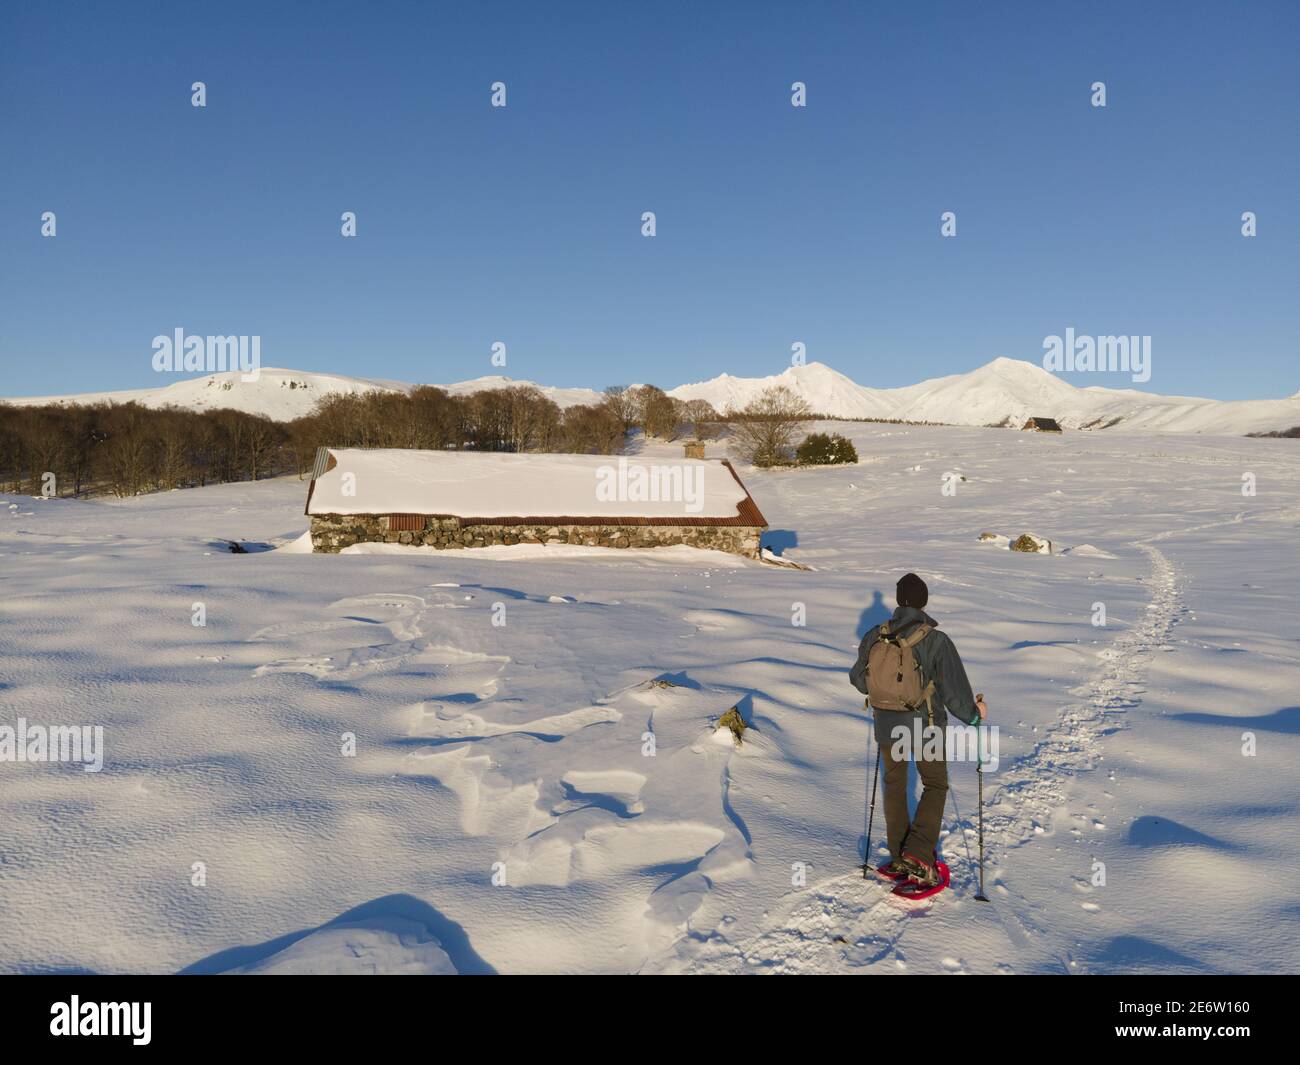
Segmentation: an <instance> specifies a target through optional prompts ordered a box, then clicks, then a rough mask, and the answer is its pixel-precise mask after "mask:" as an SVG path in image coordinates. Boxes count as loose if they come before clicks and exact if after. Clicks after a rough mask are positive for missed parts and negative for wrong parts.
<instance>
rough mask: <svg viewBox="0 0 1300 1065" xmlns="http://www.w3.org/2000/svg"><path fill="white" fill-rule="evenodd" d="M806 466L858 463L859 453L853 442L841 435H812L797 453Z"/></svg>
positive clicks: (801, 462) (805, 440)
mask: <svg viewBox="0 0 1300 1065" xmlns="http://www.w3.org/2000/svg"><path fill="white" fill-rule="evenodd" d="M795 456H796V458H798V460H799V463H800V464H801V465H804V466H834V465H836V464H838V463H841V462H857V461H858V452H857V449H856V448H855V447H854V446H853V442H852V441H851V440H848V439H846V438H845V437H842V436H840V434H839V433H831V434H830V435H829V436H828V435H827V434H826V433H810V434H809V435H808V436H807V437H806V438H805V439H804V442H803V443H802V444H800V445H799V447H798V449H797V450H796V451H795Z"/></svg>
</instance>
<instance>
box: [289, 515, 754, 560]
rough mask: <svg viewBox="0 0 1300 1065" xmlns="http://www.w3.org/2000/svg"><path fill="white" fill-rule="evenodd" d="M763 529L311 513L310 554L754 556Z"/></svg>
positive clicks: (727, 526) (736, 526) (737, 526)
mask: <svg viewBox="0 0 1300 1065" xmlns="http://www.w3.org/2000/svg"><path fill="white" fill-rule="evenodd" d="M762 531H763V530H762V529H761V528H759V527H757V526H747V525H489V524H483V525H461V524H460V522H459V520H457V519H456V518H426V519H425V521H424V527H423V528H422V529H419V530H413V531H401V532H399V531H395V530H392V529H390V528H389V527H388V515H386V514H313V515H312V516H311V545H312V550H313V551H319V552H324V553H329V554H336V553H338V552H339V551H341V550H342V549H343V548H345V547H350V546H352V545H353V544H362V543H386V544H409V545H411V546H418V545H423V546H425V547H434V548H438V549H440V550H458V549H465V548H475V547H489V546H492V545H496V544H584V545H586V546H589V547H616V548H622V547H663V546H666V545H670V544H686V545H688V546H690V547H701V548H707V549H710V550H714V551H727V552H730V553H731V554H734V555H745V556H746V557H748V558H757V557H758V553H759V539H760V537H761V534H762Z"/></svg>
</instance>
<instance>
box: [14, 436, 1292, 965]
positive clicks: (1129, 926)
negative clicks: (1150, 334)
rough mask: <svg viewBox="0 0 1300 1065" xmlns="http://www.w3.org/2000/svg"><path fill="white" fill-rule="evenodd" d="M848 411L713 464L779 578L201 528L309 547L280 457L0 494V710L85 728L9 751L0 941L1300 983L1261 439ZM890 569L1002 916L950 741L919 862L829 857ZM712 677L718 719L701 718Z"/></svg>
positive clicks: (1277, 481)
mask: <svg viewBox="0 0 1300 1065" xmlns="http://www.w3.org/2000/svg"><path fill="white" fill-rule="evenodd" d="M840 428H841V429H842V430H843V431H846V432H848V433H849V434H850V435H851V436H852V437H853V439H854V441H855V443H856V444H857V447H858V450H859V452H860V454H861V455H862V462H861V463H860V464H859V465H856V466H853V467H847V468H840V469H826V470H811V471H781V472H772V473H761V472H756V471H750V470H745V469H742V470H741V471H740V472H741V473H742V476H743V477H744V478H745V482H746V484H747V486H748V487H749V489H750V490H751V492H752V493H753V495H754V498H755V500H756V501H757V502H758V504H759V506H760V507H761V509H762V510H763V512H764V513H765V514H766V515H767V517H768V520H769V521H770V522H772V530H771V533H770V535H769V537H768V540H769V542H770V543H771V544H773V545H774V546H775V547H776V548H777V549H778V550H780V551H782V552H783V553H784V555H785V556H786V557H787V558H790V559H794V560H797V561H799V562H801V563H803V564H804V565H806V566H809V567H812V568H811V569H809V570H795V569H785V568H778V567H775V566H769V565H762V564H759V563H756V562H751V561H747V560H742V559H737V558H732V557H729V556H720V555H712V554H706V553H700V552H694V551H691V550H689V549H675V550H667V549H665V550H664V551H663V552H662V553H657V552H653V551H647V552H632V551H624V552H613V551H611V552H603V553H602V552H598V551H589V552H585V553H582V552H562V553H556V554H553V555H552V554H548V551H549V549H545V548H543V549H529V550H527V551H525V552H519V551H515V550H514V549H509V548H503V549H498V550H495V551H492V552H481V553H478V552H472V551H459V552H446V553H441V554H439V553H420V554H415V553H400V552H393V551H389V552H384V553H373V554H364V553H362V554H354V555H341V556H324V555H311V554H303V553H301V552H300V551H295V550H265V551H257V550H253V551H251V552H250V553H247V554H238V555H236V554H230V553H228V552H227V551H226V550H225V549H224V546H223V545H222V543H221V540H222V539H223V538H225V539H242V540H247V541H252V542H254V543H260V544H268V545H271V544H275V543H286V544H287V543H291V542H292V541H294V540H295V539H296V538H297V537H298V536H299V535H300V534H301V533H302V532H303V530H304V529H305V528H306V518H305V517H304V516H303V514H302V509H303V503H304V499H305V493H306V485H305V483H303V482H299V481H297V480H295V479H292V478H290V479H282V480H277V481H272V482H263V483H260V484H242V485H224V486H218V487H211V488H205V489H193V490H187V491H178V492H172V493H168V494H162V495H154V496H147V497H141V498H137V499H131V500H124V501H111V500H96V501H92V502H73V501H50V502H41V501H37V500H33V499H30V498H27V497H0V725H9V726H14V725H16V723H17V719H18V718H19V717H23V718H25V719H26V721H27V722H28V723H29V724H46V725H52V724H92V725H93V724H99V725H103V726H104V729H105V748H106V752H105V764H104V769H103V771H102V772H99V773H86V772H83V771H82V769H81V768H80V767H78V766H73V765H66V764H63V765H50V764H31V763H12V762H0V969H3V970H5V971H27V972H48V971H69V970H95V971H107V972H135V971H180V970H190V971H201V972H214V971H230V970H235V971H293V970H302V969H306V970H309V971H376V970H377V971H394V972H415V971H446V970H449V969H451V968H453V967H454V968H455V969H456V970H458V971H462V972H475V971H487V970H497V971H501V972H530V971H556V970H558V971H565V972H579V971H581V972H592V971H595V972H628V971H643V972H659V971H718V970H724V971H769V970H776V971H810V972H822V971H843V970H858V971H861V970H866V971H873V972H963V971H965V972H999V971H1005V972H1022V973H1023V972H1057V973H1060V972H1133V971H1152V972H1155V971H1160V972H1166V971H1171V970H1172V971H1186V972H1221V971H1275V970H1287V971H1294V970H1296V969H1297V968H1300V965H1298V964H1297V962H1298V960H1300V959H1298V958H1297V947H1296V944H1297V942H1300V935H1298V933H1300V899H1298V898H1297V892H1296V890H1295V888H1294V887H1293V884H1294V881H1295V879H1296V875H1297V873H1300V840H1298V838H1297V832H1296V829H1295V825H1296V819H1297V816H1300V777H1298V776H1297V773H1296V766H1297V763H1298V762H1300V612H1298V611H1297V609H1296V603H1297V600H1298V598H1300V551H1297V543H1298V542H1300V536H1298V535H1297V525H1298V524H1300V466H1298V465H1297V462H1296V451H1295V447H1296V444H1295V442H1293V441H1285V440H1244V439H1207V438H1192V437H1182V436H1168V435H1165V436H1159V437H1143V436H1136V435H1127V436H1111V435H1105V434H1078V433H1067V434H1065V435H1064V436H1061V437H1047V436H1040V435H1033V434H1022V433H1016V432H1010V431H998V430H980V429H937V428H936V429H919V428H907V427H895V426H879V425H875V426H872V425H867V426H864V425H861V424H856V425H852V426H841V427H840ZM648 450H649V452H650V453H654V451H655V449H654V448H651V449H648ZM679 453H680V449H678V448H672V449H667V448H665V449H663V450H662V454H664V455H665V456H667V455H669V454H672V455H674V456H675V455H677V454H679ZM1248 473H1249V474H1253V475H1254V477H1255V479H1256V483H1257V494H1255V495H1253V496H1243V494H1242V483H1243V475H1244V474H1248ZM946 474H956V475H957V476H958V479H956V480H955V481H952V480H950V482H949V483H955V484H956V492H955V494H954V495H951V496H946V495H944V494H942V491H941V488H942V485H943V483H944V478H945V475H946ZM960 477H964V478H965V480H960ZM983 531H993V532H998V533H1002V534H1005V535H1010V536H1015V535H1018V534H1019V533H1021V532H1033V533H1036V534H1039V535H1042V536H1045V537H1047V538H1049V539H1051V540H1052V541H1053V544H1054V547H1055V549H1056V552H1057V553H1055V554H1052V555H1022V554H1016V553H1012V552H1009V551H1007V550H1005V549H1004V548H1003V547H1001V546H999V545H998V544H997V543H996V542H995V543H981V542H979V540H978V536H979V534H980V533H981V532H983ZM909 569H911V570H915V571H916V572H918V573H920V574H921V575H922V576H924V577H925V578H926V579H927V581H928V582H929V584H930V590H931V602H930V612H931V613H932V614H933V615H934V616H935V617H936V618H938V620H939V622H940V624H941V625H942V626H943V628H944V629H945V630H946V631H947V632H948V633H949V634H950V635H951V636H952V637H953V639H954V640H955V642H956V644H957V646H958V648H959V649H960V651H961V653H962V655H963V657H964V659H965V661H966V665H967V669H968V671H969V673H970V675H971V678H972V681H973V682H974V684H975V686H976V688H977V689H978V690H981V691H983V692H985V693H986V695H987V698H988V701H989V705H990V710H991V713H992V720H993V721H995V722H996V723H998V724H1000V725H1001V726H1002V730H1003V731H1002V733H1001V737H1000V759H1001V764H1000V767H999V770H998V772H997V773H993V774H988V775H986V778H985V783H986V800H987V802H986V825H985V827H986V845H987V850H988V869H987V880H988V885H989V895H990V897H991V898H992V899H993V904H992V905H985V904H982V903H978V902H976V901H974V899H973V895H974V893H975V886H974V883H973V881H972V877H971V870H970V867H969V865H968V862H967V845H968V844H969V846H970V847H971V848H972V849H974V845H975V843H974V838H973V835H972V833H971V829H972V827H973V825H974V819H975V772H974V767H973V766H971V765H970V764H959V765H956V766H955V767H954V770H953V786H954V797H955V800H956V801H955V807H956V809H957V810H959V811H960V816H961V818H962V820H961V821H960V822H958V821H957V820H955V816H954V813H953V809H952V808H951V807H950V809H949V819H948V828H949V830H950V831H949V833H948V835H947V836H946V837H945V840H944V842H943V849H944V851H945V855H946V857H947V860H948V861H949V862H950V864H951V865H952V868H953V887H952V890H950V891H949V892H945V893H943V894H941V895H939V896H938V897H937V898H936V899H934V900H932V901H931V902H930V903H928V904H921V905H916V904H908V903H904V902H900V901H898V900H896V899H894V898H892V897H891V896H890V895H889V894H888V893H887V891H886V889H885V887H884V886H882V885H881V884H879V883H877V882H874V881H872V882H865V881H863V879H862V878H861V875H860V873H859V871H858V862H859V861H860V853H861V851H860V848H861V845H862V836H863V831H864V827H865V825H864V812H865V811H864V797H865V790H866V786H867V782H868V770H869V761H868V758H869V751H868V727H867V723H866V719H865V717H864V714H863V712H862V709H861V698H860V697H859V696H858V695H857V694H856V693H855V692H854V691H853V689H852V688H851V687H850V686H849V684H848V680H847V676H846V674H847V670H848V668H849V666H850V664H851V662H852V660H853V655H854V651H855V649H856V645H857V641H858V637H859V636H860V634H861V632H862V631H863V630H864V629H865V628H866V627H867V626H869V625H871V624H874V623H875V622H877V621H878V620H881V619H882V618H883V617H885V616H886V612H887V609H888V608H889V607H892V592H893V587H894V582H895V581H896V579H897V578H898V576H900V575H901V574H902V573H903V572H905V571H906V570H909ZM196 603H202V604H204V607H205V610H206V626H205V627H197V626H195V625H194V624H192V620H193V618H194V616H195V608H194V604H196ZM1097 603H1103V604H1104V605H1105V611H1106V618H1107V625H1106V626H1105V627H1095V626H1094V625H1093V624H1092V619H1093V617H1094V614H1095V611H1096V607H1095V605H1094V604H1097ZM798 604H803V606H804V608H805V609H806V620H807V624H806V626H804V627H799V626H796V625H794V624H792V618H794V617H795V616H796V614H797V613H798V610H799V607H798ZM494 619H504V624H494V623H493V622H494ZM732 706H738V707H739V708H740V711H741V713H742V715H743V716H744V717H745V718H746V719H747V720H749V721H750V722H751V724H752V726H753V727H752V729H751V730H750V731H749V732H747V733H746V740H745V743H744V744H743V745H742V746H740V747H735V746H733V745H732V744H731V742H730V740H729V739H727V740H725V741H724V739H723V738H722V737H720V736H717V735H715V734H713V732H712V730H711V723H712V722H713V721H714V720H716V719H717V717H718V716H719V715H721V714H722V713H723V712H725V711H726V710H727V709H729V708H730V707H732ZM651 732H652V733H653V736H654V739H655V743H656V753H655V754H654V756H653V757H649V756H647V755H646V753H645V747H646V742H647V741H646V739H645V736H646V734H647V733H651ZM348 733H351V734H354V735H355V738H356V753H355V756H354V757H349V756H345V755H344V754H342V753H341V748H342V747H343V746H344V743H345V739H344V736H345V734H348ZM1246 733H1249V734H1251V735H1252V736H1253V737H1254V741H1255V745H1256V746H1255V753H1254V754H1253V755H1252V756H1248V755H1244V754H1243V753H1242V751H1243V734H1246ZM882 835H883V826H882V824H881V821H880V819H879V818H877V822H876V826H875V829H874V836H875V839H876V840H877V841H879V840H880V839H881V838H882ZM1095 862H1102V863H1104V864H1105V872H1106V883H1105V886H1094V885H1093V883H1092V881H1093V877H1094V868H1095V867H1094V863H1095ZM196 863H201V865H199V866H196ZM799 863H804V867H805V868H806V877H807V881H806V885H804V886H796V884H795V883H794V882H793V881H794V880H795V879H797V877H796V872H797V867H798V864H799ZM196 870H197V871H196ZM200 874H202V875H200ZM196 879H200V880H203V881H204V883H203V885H202V886H196V884H195V882H194V881H195V880H196ZM494 879H495V880H497V881H501V880H502V879H503V880H504V883H494Z"/></svg>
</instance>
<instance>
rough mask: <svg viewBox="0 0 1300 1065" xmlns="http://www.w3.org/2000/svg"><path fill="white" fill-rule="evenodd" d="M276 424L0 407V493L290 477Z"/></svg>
mask: <svg viewBox="0 0 1300 1065" xmlns="http://www.w3.org/2000/svg"><path fill="white" fill-rule="evenodd" d="M288 437H289V433H288V430H287V428H286V427H285V426H284V425H281V424H279V423H277V422H273V421H271V420H270V419H268V418H262V417H258V416H257V415H254V414H244V413H242V412H241V411H236V410H213V411H204V412H203V413H201V414H200V413H198V412H196V411H187V410H179V409H176V408H168V409H164V410H150V409H148V408H145V407H141V406H139V405H138V404H135V403H122V404H116V405H115V404H110V403H97V404H93V405H88V406H68V407H63V406H48V407H10V406H4V405H0V485H3V486H4V487H5V488H6V489H8V490H10V491H16V492H30V493H32V494H33V495H54V496H79V495H89V494H95V493H102V492H111V493H113V494H114V495H119V496H131V495H138V494H139V493H141V492H148V491H154V490H156V489H170V488H186V487H189V486H191V485H204V484H211V483H214V482H221V481H244V480H250V479H251V480H258V479H259V478H262V477H269V476H273V475H275V474H277V473H283V472H286V471H287V470H288V469H291V468H292V459H291V456H290V455H289V454H288V453H287V452H286V447H285V445H286V443H287V441H288Z"/></svg>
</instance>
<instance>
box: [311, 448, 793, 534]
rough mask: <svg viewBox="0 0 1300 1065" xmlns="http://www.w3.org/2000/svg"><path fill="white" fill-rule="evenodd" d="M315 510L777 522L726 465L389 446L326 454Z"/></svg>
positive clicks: (320, 459)
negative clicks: (768, 517)
mask: <svg viewBox="0 0 1300 1065" xmlns="http://www.w3.org/2000/svg"><path fill="white" fill-rule="evenodd" d="M307 513H308V514H427V515H438V516H445V517H455V518H460V519H461V520H462V522H466V523H468V522H469V519H475V520H479V521H485V522H499V523H502V524H509V523H525V522H527V523H540V522H550V523H552V524H560V523H564V524H575V523H577V522H581V521H583V520H586V521H589V522H590V521H593V520H595V519H600V520H604V521H608V522H610V523H612V524H620V523H621V524H630V523H635V522H636V521H637V520H642V521H648V522H655V523H664V522H673V523H676V522H682V523H687V524H708V525H716V524H727V525H766V524H767V522H766V521H765V520H764V518H763V515H762V514H761V513H760V512H759V510H758V507H757V506H755V504H754V501H753V499H751V498H750V495H749V493H748V492H747V491H746V490H745V486H744V485H743V484H741V482H740V478H739V477H737V476H736V473H735V471H734V470H733V469H732V467H731V464H730V463H729V462H726V461H716V460H715V461H710V460H707V459H687V458H680V459H673V460H672V461H668V462H659V461H650V460H640V459H637V458H636V457H628V456H623V455H549V454H520V455H513V454H502V453H495V452H475V451H416V450H398V449H379V448H376V449H364V448H321V449H320V452H319V453H318V455H317V461H316V466H315V469H314V470H313V479H312V484H311V489H310V490H309V492H308V495H307Z"/></svg>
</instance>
